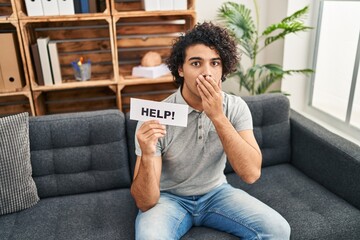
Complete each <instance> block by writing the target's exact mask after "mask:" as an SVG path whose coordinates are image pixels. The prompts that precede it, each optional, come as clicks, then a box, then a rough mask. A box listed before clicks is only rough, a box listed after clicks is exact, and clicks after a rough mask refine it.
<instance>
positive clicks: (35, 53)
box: [31, 43, 44, 86]
mask: <svg viewBox="0 0 360 240" xmlns="http://www.w3.org/2000/svg"><path fill="white" fill-rule="evenodd" d="M31 56H32V61H33V66H34V67H35V75H36V80H37V83H38V85H41V86H43V85H44V77H43V73H42V69H41V62H40V55H39V49H38V45H37V43H34V44H31Z"/></svg>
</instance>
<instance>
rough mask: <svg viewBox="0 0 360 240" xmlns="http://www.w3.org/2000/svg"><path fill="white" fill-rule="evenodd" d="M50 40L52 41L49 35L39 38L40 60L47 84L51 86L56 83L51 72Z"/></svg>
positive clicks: (45, 83)
mask: <svg viewBox="0 0 360 240" xmlns="http://www.w3.org/2000/svg"><path fill="white" fill-rule="evenodd" d="M49 41H50V38H49V37H45V38H38V39H37V44H38V49H39V55H40V62H41V70H42V73H43V77H44V85H45V86H51V85H53V84H54V82H53V78H52V73H51V64H50V58H49V51H48V43H49Z"/></svg>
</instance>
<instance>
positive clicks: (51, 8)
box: [42, 0, 59, 16]
mask: <svg viewBox="0 0 360 240" xmlns="http://www.w3.org/2000/svg"><path fill="white" fill-rule="evenodd" d="M42 7H43V11H44V15H45V16H54V15H59V7H58V2H57V0H42Z"/></svg>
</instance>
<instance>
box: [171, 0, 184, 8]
mask: <svg viewBox="0 0 360 240" xmlns="http://www.w3.org/2000/svg"><path fill="white" fill-rule="evenodd" d="M173 9H174V10H187V0H173Z"/></svg>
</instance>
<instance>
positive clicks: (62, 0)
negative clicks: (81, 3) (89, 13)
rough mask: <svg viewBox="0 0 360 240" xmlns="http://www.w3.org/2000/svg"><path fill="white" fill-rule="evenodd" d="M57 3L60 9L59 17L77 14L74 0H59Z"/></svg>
mask: <svg viewBox="0 0 360 240" xmlns="http://www.w3.org/2000/svg"><path fill="white" fill-rule="evenodd" d="M75 1H78V0H75ZM57 2H58V7H59V15H73V14H75V8H74V0H57Z"/></svg>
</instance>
